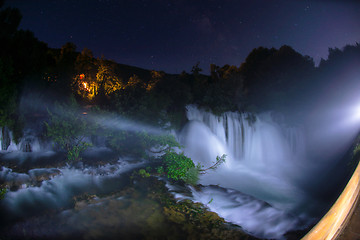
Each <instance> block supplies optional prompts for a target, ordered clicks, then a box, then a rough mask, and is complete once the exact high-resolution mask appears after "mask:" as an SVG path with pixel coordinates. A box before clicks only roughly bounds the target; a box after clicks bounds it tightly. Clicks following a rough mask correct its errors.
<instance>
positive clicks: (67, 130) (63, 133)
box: [45, 98, 96, 162]
mask: <svg viewBox="0 0 360 240" xmlns="http://www.w3.org/2000/svg"><path fill="white" fill-rule="evenodd" d="M48 113H49V116H50V119H49V121H48V122H45V126H46V131H47V136H48V137H50V138H52V139H53V140H54V142H55V143H56V144H57V145H58V146H59V147H60V148H61V149H63V150H65V151H66V152H67V158H68V160H69V161H70V162H75V161H80V160H81V158H80V153H81V152H82V151H84V150H85V149H86V148H87V147H89V146H90V144H89V143H87V142H85V141H84V138H85V137H86V136H91V134H92V133H93V132H94V131H95V129H96V126H95V125H93V124H90V123H89V121H87V119H86V116H85V115H83V114H81V111H80V107H79V106H78V105H77V103H76V101H75V100H74V99H73V98H72V99H71V101H70V104H69V105H68V104H57V105H56V107H55V108H54V110H53V112H51V111H50V110H48Z"/></svg>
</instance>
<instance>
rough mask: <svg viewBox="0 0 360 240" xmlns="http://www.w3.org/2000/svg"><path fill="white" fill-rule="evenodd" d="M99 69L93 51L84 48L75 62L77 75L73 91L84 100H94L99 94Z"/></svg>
mask: <svg viewBox="0 0 360 240" xmlns="http://www.w3.org/2000/svg"><path fill="white" fill-rule="evenodd" d="M97 70H98V67H97V65H96V61H95V59H94V56H93V53H92V52H91V50H89V49H87V48H84V49H83V50H82V52H81V53H80V54H79V55H78V56H77V58H76V61H75V71H76V75H75V77H74V83H73V89H74V92H77V94H79V95H80V96H81V97H82V98H86V99H89V100H91V99H93V98H94V97H95V94H96V93H97V92H98V89H97V86H98V85H97V78H96V73H97Z"/></svg>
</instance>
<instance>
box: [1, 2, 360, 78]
mask: <svg viewBox="0 0 360 240" xmlns="http://www.w3.org/2000/svg"><path fill="white" fill-rule="evenodd" d="M5 4H6V6H11V7H17V8H19V9H20V11H21V13H22V15H23V19H22V22H21V25H20V28H22V29H28V30H31V31H33V32H34V33H35V36H36V37H37V38H39V40H41V41H44V42H46V43H48V45H49V46H50V47H55V48H59V47H61V46H62V45H63V44H65V43H66V42H69V41H71V42H73V43H75V44H76V45H77V47H78V48H77V50H78V51H81V50H82V49H83V48H84V47H87V48H89V49H91V50H92V51H93V52H94V55H95V56H96V57H100V56H101V55H102V54H103V55H104V57H105V58H108V59H113V60H115V61H116V62H119V63H124V64H128V65H134V66H138V67H142V68H146V69H155V70H164V71H166V72H169V73H180V72H181V71H183V70H186V71H188V72H189V71H190V70H191V67H192V66H193V65H195V64H196V62H198V61H200V67H202V68H203V69H204V72H205V73H206V72H208V71H209V64H210V63H215V64H216V65H220V66H222V65H224V64H232V65H237V66H239V65H240V64H241V63H242V62H243V61H244V60H245V58H246V56H247V55H248V54H249V53H250V51H251V50H252V49H253V48H256V47H259V46H264V47H269V48H270V47H275V48H279V47H280V46H281V45H284V44H286V45H290V46H292V47H293V48H294V49H295V50H296V51H298V52H300V53H301V54H303V55H309V56H311V57H312V58H314V61H315V62H316V63H318V62H319V61H320V59H321V58H325V59H326V58H327V52H328V48H329V47H332V48H334V47H338V48H342V47H343V46H345V45H346V44H355V42H360V14H359V13H360V1H350V0H345V1H344V0H338V1H336V0H272V1H269V0H251V1H249V0H208V1H203V0H196V1H194V0H173V1H165V0H155V1H150V0H142V1H141V0H97V1H95V0H76V1H71V0H8V1H6V3H5Z"/></svg>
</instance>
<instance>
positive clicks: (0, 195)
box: [0, 188, 7, 200]
mask: <svg viewBox="0 0 360 240" xmlns="http://www.w3.org/2000/svg"><path fill="white" fill-rule="evenodd" d="M6 192H7V189H6V188H0V200H2V199H4V197H5V194H6Z"/></svg>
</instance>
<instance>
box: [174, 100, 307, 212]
mask: <svg viewBox="0 0 360 240" xmlns="http://www.w3.org/2000/svg"><path fill="white" fill-rule="evenodd" d="M187 118H188V120H189V122H188V124H187V125H186V126H185V127H184V129H183V130H182V132H181V133H180V136H179V140H180V142H181V144H182V145H184V146H185V149H184V151H185V154H186V155H187V156H189V157H191V158H192V159H193V160H194V162H196V163H200V164H201V165H203V166H204V167H208V166H210V165H212V164H213V163H214V161H215V159H216V156H221V155H222V154H226V155H227V157H226V162H225V163H224V164H223V165H222V166H220V168H218V169H217V170H216V171H213V172H211V173H209V174H205V175H203V176H201V178H200V183H201V184H204V185H210V184H214V185H220V186H222V187H227V188H232V189H236V190H238V191H241V192H243V193H245V194H249V195H251V196H254V197H256V198H258V199H261V200H263V201H266V202H268V203H270V204H272V205H273V206H276V207H279V208H281V209H286V210H289V211H295V209H296V208H297V206H298V204H299V202H300V201H301V200H302V199H303V195H304V194H303V192H302V190H301V189H299V188H298V187H297V186H296V184H295V183H296V181H298V179H300V178H302V176H303V174H304V171H305V170H304V167H303V165H304V161H303V160H304V159H303V158H305V140H304V136H302V134H301V131H300V130H298V129H297V128H295V127H286V126H285V125H284V124H280V123H276V122H275V121H274V120H273V119H272V116H271V113H264V114H259V115H256V116H252V115H250V114H243V113H234V112H227V113H224V114H222V115H221V116H216V115H214V114H212V113H209V112H206V111H204V110H201V109H198V108H197V107H196V106H193V105H190V106H187Z"/></svg>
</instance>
